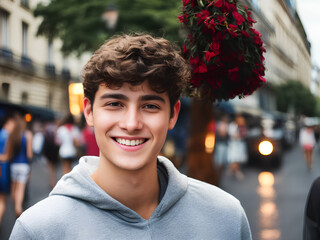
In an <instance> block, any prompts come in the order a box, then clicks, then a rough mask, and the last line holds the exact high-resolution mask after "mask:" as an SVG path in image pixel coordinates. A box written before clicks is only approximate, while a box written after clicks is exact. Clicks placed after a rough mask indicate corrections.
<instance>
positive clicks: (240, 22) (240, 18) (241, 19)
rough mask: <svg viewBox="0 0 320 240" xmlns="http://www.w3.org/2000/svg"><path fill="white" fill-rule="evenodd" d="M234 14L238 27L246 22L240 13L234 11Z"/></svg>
mask: <svg viewBox="0 0 320 240" xmlns="http://www.w3.org/2000/svg"><path fill="white" fill-rule="evenodd" d="M232 14H233V17H234V19H235V20H236V22H237V24H238V25H241V24H242V23H243V22H244V17H242V16H241V14H240V13H238V12H237V11H233V12H232Z"/></svg>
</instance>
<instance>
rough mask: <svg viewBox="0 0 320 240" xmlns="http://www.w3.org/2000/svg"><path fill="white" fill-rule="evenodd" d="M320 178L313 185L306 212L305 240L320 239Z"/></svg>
mask: <svg viewBox="0 0 320 240" xmlns="http://www.w3.org/2000/svg"><path fill="white" fill-rule="evenodd" d="M319 203H320V177H318V178H317V179H316V180H314V182H313V183H312V185H311V188H310V191H309V194H308V198H307V202H306V206H305V212H304V225H303V240H319V239H320V207H319Z"/></svg>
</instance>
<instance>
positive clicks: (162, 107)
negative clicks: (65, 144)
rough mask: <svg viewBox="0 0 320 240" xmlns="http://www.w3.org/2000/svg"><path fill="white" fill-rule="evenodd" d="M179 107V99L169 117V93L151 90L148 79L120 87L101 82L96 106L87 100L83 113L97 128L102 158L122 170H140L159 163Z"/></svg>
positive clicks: (95, 100) (95, 102)
mask: <svg viewBox="0 0 320 240" xmlns="http://www.w3.org/2000/svg"><path fill="white" fill-rule="evenodd" d="M179 109H180V102H179V101H178V102H177V103H176V104H175V105H174V107H173V114H172V116H170V101H169V97H168V95H167V93H157V92H155V91H153V90H151V88H150V86H149V84H148V82H147V81H144V82H143V83H142V84H140V85H137V86H132V85H130V84H128V83H124V84H123V86H122V87H121V88H118V89H111V88H108V87H106V86H105V85H100V86H99V89H98V91H97V92H96V94H95V98H94V103H93V106H91V103H90V101H89V100H88V99H86V98H85V100H84V114H85V117H86V120H87V123H88V125H90V126H93V127H94V129H95V135H96V139H97V143H98V146H99V148H100V159H101V160H100V161H105V163H106V164H108V165H110V164H111V165H112V166H113V167H116V168H119V169H123V170H140V169H143V168H145V167H146V166H149V165H150V164H151V163H155V162H156V159H157V156H158V154H159V152H160V150H161V148H162V146H163V144H164V141H165V139H166V135H167V130H168V129H172V128H173V127H174V125H175V123H176V121H177V117H178V113H179Z"/></svg>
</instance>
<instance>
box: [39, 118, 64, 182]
mask: <svg viewBox="0 0 320 240" xmlns="http://www.w3.org/2000/svg"><path fill="white" fill-rule="evenodd" d="M56 135H57V124H56V123H55V121H54V120H52V121H49V122H47V123H46V124H45V129H44V143H43V155H44V156H45V158H46V160H47V164H48V167H49V178H50V186H51V188H53V187H54V186H55V185H56V181H57V178H56V172H57V165H58V163H59V147H60V146H59V144H58V141H57V136H56Z"/></svg>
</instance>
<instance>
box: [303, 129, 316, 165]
mask: <svg viewBox="0 0 320 240" xmlns="http://www.w3.org/2000/svg"><path fill="white" fill-rule="evenodd" d="M299 142H300V145H301V147H302V149H303V152H304V158H305V161H306V163H307V167H308V169H309V170H311V169H312V165H313V149H314V146H315V144H316V138H315V135H314V131H313V128H312V126H310V125H306V126H305V127H303V128H302V129H301V130H300V134H299Z"/></svg>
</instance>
